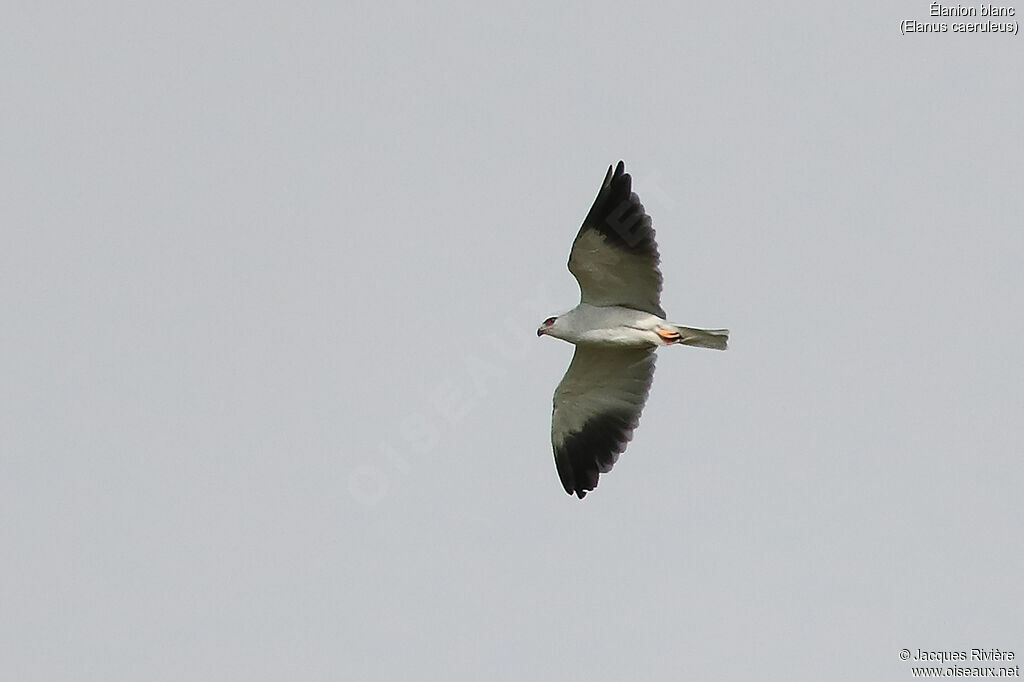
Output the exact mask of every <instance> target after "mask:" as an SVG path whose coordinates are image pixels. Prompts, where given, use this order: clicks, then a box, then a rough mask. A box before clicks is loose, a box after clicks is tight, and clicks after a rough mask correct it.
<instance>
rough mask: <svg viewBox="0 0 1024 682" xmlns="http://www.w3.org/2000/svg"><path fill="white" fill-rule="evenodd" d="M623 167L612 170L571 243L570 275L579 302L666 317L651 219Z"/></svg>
mask: <svg viewBox="0 0 1024 682" xmlns="http://www.w3.org/2000/svg"><path fill="white" fill-rule="evenodd" d="M632 185H633V179H632V178H631V177H630V176H629V173H627V172H626V170H625V166H624V164H623V163H622V162H621V161H619V165H618V166H616V167H615V169H614V171H613V170H612V168H611V166H609V167H608V174H607V175H605V178H604V182H603V183H602V184H601V190H600V191H599V192H598V193H597V198H596V199H594V205H593V206H591V207H590V213H588V214H587V217H586V218H585V219H584V220H583V226H582V227H580V232H579V234H578V235H576V240H575V241H574V242H573V243H572V251H571V252H570V253H569V272H571V273H572V274H573V276H574V277H575V278H576V281H577V282H579V285H580V299H581V300H582V301H583V302H584V303H589V304H591V305H597V306H607V305H620V306H624V307H626V308H633V309H635V310H643V311H645V312H648V313H651V314H653V315H657V316H658V317H665V311H664V310H662V309H661V271H660V270H658V262H659V256H658V244H657V242H656V241H655V240H654V230H653V229H652V228H651V218H650V216H648V215H647V214H646V213H645V212H644V206H643V204H641V203H640V199H639V198H638V197H637V196H636V194H634V193H633V191H632Z"/></svg>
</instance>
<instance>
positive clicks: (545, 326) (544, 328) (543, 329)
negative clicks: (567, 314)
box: [537, 317, 558, 336]
mask: <svg viewBox="0 0 1024 682" xmlns="http://www.w3.org/2000/svg"><path fill="white" fill-rule="evenodd" d="M556 322H558V318H557V317H549V318H548V319H546V320H544V321H543V322H541V324H540V326H539V327H537V336H544V335H545V334H550V333H551V330H552V329H554V327H555V323H556Z"/></svg>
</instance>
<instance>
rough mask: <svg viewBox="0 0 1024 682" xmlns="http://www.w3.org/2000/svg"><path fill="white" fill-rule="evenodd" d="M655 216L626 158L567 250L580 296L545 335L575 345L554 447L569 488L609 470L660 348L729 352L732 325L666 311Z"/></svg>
mask: <svg viewBox="0 0 1024 682" xmlns="http://www.w3.org/2000/svg"><path fill="white" fill-rule="evenodd" d="M658 262H659V255H658V244H657V243H656V242H655V241H654V230H653V229H652V228H651V219H650V217H649V216H648V215H647V214H646V213H645V212H644V207H643V204H641V203H640V199H639V198H638V197H637V195H636V194H634V193H633V192H632V178H631V177H630V176H629V173H626V171H625V166H624V165H623V163H622V161H619V164H618V166H616V167H615V170H614V172H613V171H612V168H611V166H609V167H608V174H607V175H605V178H604V182H603V183H602V185H601V189H600V191H599V192H598V194H597V198H596V199H595V200H594V205H593V206H591V208H590V212H589V213H588V214H587V217H586V218H585V219H584V220H583V226H582V227H580V231H579V234H578V235H576V240H575V241H574V242H573V243H572V251H571V252H570V253H569V272H571V273H572V274H573V276H574V277H575V278H576V281H577V282H578V283H579V285H580V304H579V305H578V306H576V307H575V308H573V309H572V310H570V311H569V312H567V313H565V314H564V315H557V316H554V317H549V318H548V319H546V320H544V322H543V324H541V326H540V327H539V328H538V329H537V336H543V335H545V334H546V335H548V336H553V337H555V338H556V339H562V340H564V341H568V342H569V343H572V344H575V346H576V352H575V354H574V355H573V357H572V362H571V363H570V364H569V369H568V370H567V371H566V373H565V376H564V377H562V382H561V383H560V384H558V388H557V389H555V398H554V408H553V410H552V414H551V446H552V448H553V449H554V452H555V467H556V468H557V469H558V476H559V478H560V479H561V480H562V487H564V488H565V492H567V493H569V494H570V495H572V494H573V493H575V494H576V495H577V497H579V498H580V499H582V498H583V497H584V496H585V495H586V494H587V491H589V490H593V489H594V488H596V487H597V479H598V475H599V474H605V473H608V472H609V471H611V468H612V465H614V464H615V462H616V460H617V459H618V458H619V455H620V454H621V453H622V452H623V451H624V450H625V449H626V444H627V443H628V442H629V441H630V439H631V438H632V437H633V430H634V429H635V428H636V427H637V425H638V424H639V421H640V413H641V411H642V410H643V407H644V403H645V402H646V401H647V393H648V391H649V390H650V387H651V381H652V379H653V378H654V349H655V348H656V347H657V346H671V345H674V344H682V345H684V346H699V347H701V348H714V349H717V350H725V348H726V344H727V342H728V341H729V330H728V329H694V328H692V327H684V326H682V325H678V324H676V323H674V322H668V321H667V320H666V319H665V311H664V310H662V309H661V300H660V299H661V271H660V270H659V269H658Z"/></svg>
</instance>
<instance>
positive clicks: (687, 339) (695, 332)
mask: <svg viewBox="0 0 1024 682" xmlns="http://www.w3.org/2000/svg"><path fill="white" fill-rule="evenodd" d="M669 325H670V326H671V327H672V329H674V330H675V331H677V332H678V333H679V343H681V344H683V345H684V346H697V347H698V348H714V349H715V350H725V349H726V347H727V346H728V345H729V330H728V329H694V328H693V327H681V326H679V325H678V324H672V323H671V322H670V323H669Z"/></svg>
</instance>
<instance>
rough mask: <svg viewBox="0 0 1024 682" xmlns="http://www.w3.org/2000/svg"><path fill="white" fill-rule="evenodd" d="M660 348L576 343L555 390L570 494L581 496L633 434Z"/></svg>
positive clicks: (558, 447)
mask: <svg viewBox="0 0 1024 682" xmlns="http://www.w3.org/2000/svg"><path fill="white" fill-rule="evenodd" d="M654 357H655V356H654V349H653V348H651V349H647V348H644V349H632V348H630V349H622V348H605V347H600V346H587V345H579V346H576V354H575V355H573V357H572V363H571V364H570V365H569V369H568V371H566V373H565V376H564V377H562V382H561V383H560V384H558V388H557V389H555V400H554V409H553V411H552V414H551V445H552V448H553V449H554V451H555V466H556V467H557V468H558V476H559V478H561V479H562V486H563V487H564V488H565V492H567V493H569V494H570V495H572V494H573V493H575V494H576V495H577V496H578V497H580V498H581V499H582V498H583V496H584V495H586V494H587V491H588V490H593V489H594V488H595V487H596V486H597V477H598V474H604V473H608V472H609V471H611V468H612V465H613V464H615V461H616V460H617V459H618V458H619V454H620V453H622V451H623V450H625V449H626V444H627V443H628V442H629V441H630V439H631V438H632V437H633V429H635V428H636V427H637V424H638V423H639V422H640V412H641V411H642V410H643V407H644V402H645V401H646V400H647V392H648V390H650V387H651V380H652V379H653V378H654Z"/></svg>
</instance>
